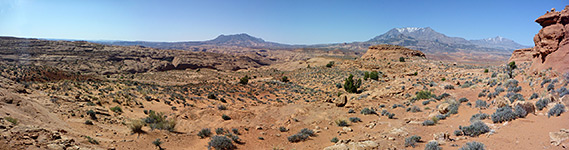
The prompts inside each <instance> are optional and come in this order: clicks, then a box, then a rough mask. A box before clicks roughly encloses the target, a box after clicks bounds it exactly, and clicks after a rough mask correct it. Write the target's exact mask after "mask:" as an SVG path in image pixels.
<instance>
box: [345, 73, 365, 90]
mask: <svg viewBox="0 0 569 150" xmlns="http://www.w3.org/2000/svg"><path fill="white" fill-rule="evenodd" d="M361 85H362V79H357V80H354V75H352V74H350V76H348V78H346V79H345V80H344V89H345V90H346V92H348V93H357V92H358V88H360V86H361Z"/></svg>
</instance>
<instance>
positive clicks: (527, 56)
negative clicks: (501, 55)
mask: <svg viewBox="0 0 569 150" xmlns="http://www.w3.org/2000/svg"><path fill="white" fill-rule="evenodd" d="M533 54H534V50H533V47H532V48H524V49H517V50H514V52H513V53H512V56H511V57H510V59H509V60H508V62H512V61H515V62H516V63H520V62H531V61H532V58H533Z"/></svg>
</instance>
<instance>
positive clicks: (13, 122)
mask: <svg viewBox="0 0 569 150" xmlns="http://www.w3.org/2000/svg"><path fill="white" fill-rule="evenodd" d="M4 120H6V121H8V122H10V123H12V125H18V119H16V118H12V117H4Z"/></svg>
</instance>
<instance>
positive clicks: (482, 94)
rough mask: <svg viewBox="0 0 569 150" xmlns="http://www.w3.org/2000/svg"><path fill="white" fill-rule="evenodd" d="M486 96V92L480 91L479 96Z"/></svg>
mask: <svg viewBox="0 0 569 150" xmlns="http://www.w3.org/2000/svg"><path fill="white" fill-rule="evenodd" d="M484 96H486V93H484V92H480V93H478V97H484Z"/></svg>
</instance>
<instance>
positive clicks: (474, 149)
mask: <svg viewBox="0 0 569 150" xmlns="http://www.w3.org/2000/svg"><path fill="white" fill-rule="evenodd" d="M458 150H484V144H482V143H480V142H476V141H474V142H468V143H466V145H464V146H462V147H461V148H459V149H458Z"/></svg>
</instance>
